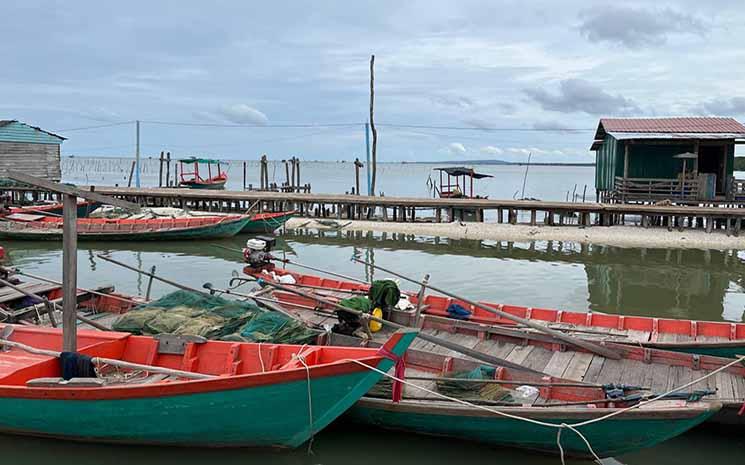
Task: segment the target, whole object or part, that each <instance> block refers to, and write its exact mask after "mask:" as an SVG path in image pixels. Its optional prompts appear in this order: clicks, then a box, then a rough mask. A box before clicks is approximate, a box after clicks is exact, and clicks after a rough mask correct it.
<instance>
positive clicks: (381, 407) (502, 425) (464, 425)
mask: <svg viewBox="0 0 745 465" xmlns="http://www.w3.org/2000/svg"><path fill="white" fill-rule="evenodd" d="M703 405H706V404H703ZM703 405H702V408H694V409H678V410H679V412H675V409H666V410H664V411H653V410H651V409H650V410H642V409H638V410H634V411H630V412H628V414H624V415H619V416H617V417H614V418H611V419H608V420H604V421H601V422H598V423H593V424H590V425H587V426H583V427H580V428H579V431H580V432H581V433H582V435H584V436H585V437H586V438H587V440H588V441H589V443H590V444H591V445H592V448H593V450H594V451H595V453H597V454H598V455H599V456H600V457H601V458H604V457H613V456H617V455H621V454H624V453H627V452H631V451H634V450H638V449H641V448H645V447H652V446H654V445H656V444H659V443H660V442H663V441H665V440H667V439H670V438H673V437H675V436H678V435H680V434H682V433H684V432H685V431H688V430H689V429H691V428H693V427H695V426H697V425H699V424H700V423H702V422H704V421H705V420H706V419H708V418H709V417H711V416H712V415H713V414H714V413H716V412H717V410H718V404H716V403H712V404H708V407H703ZM502 410H503V411H505V412H510V413H513V414H516V415H520V416H523V417H528V418H534V419H536V420H540V421H543V422H548V423H554V424H561V423H566V424H573V423H578V422H580V421H584V420H587V419H590V418H597V417H599V416H601V415H602V414H603V412H605V413H609V412H610V410H608V411H606V409H581V410H583V411H584V412H588V411H589V412H588V413H579V412H576V411H575V412H572V411H571V410H579V409H550V410H554V411H553V412H551V411H550V410H549V408H547V407H534V408H530V409H521V408H510V409H502ZM529 410H532V411H533V412H529ZM536 410H537V411H538V414H536V413H535V411H536ZM593 410H594V411H595V412H592V411H593ZM346 418H348V419H350V420H352V421H354V422H357V423H362V424H365V425H371V426H377V427H381V428H385V429H393V430H399V431H407V432H412V433H420V434H425V435H434V436H445V437H452V438H458V439H463V440H469V441H475V442H480V443H484V444H488V445H494V446H506V447H516V448H521V449H530V450H538V451H542V452H547V453H552V454H557V453H559V450H558V448H557V445H556V437H557V430H556V429H555V428H551V427H546V426H540V425H535V424H532V423H528V422H525V421H520V420H513V419H509V418H504V417H500V416H498V415H496V414H494V413H491V412H486V411H481V410H476V409H467V408H458V407H455V408H453V407H450V408H447V409H440V410H434V409H432V407H431V406H427V405H426V404H417V403H415V402H411V401H408V402H407V401H403V402H401V403H399V404H394V403H393V402H392V401H389V400H384V399H372V398H364V397H363V398H362V399H361V400H360V401H359V402H358V403H357V404H356V405H355V406H354V407H353V408H352V409H350V411H349V412H348V413H347V415H346ZM561 445H562V447H563V449H564V452H565V453H566V454H567V455H571V456H576V457H582V458H592V454H591V453H590V452H589V450H588V448H587V446H586V445H585V443H584V441H583V440H582V439H581V438H580V437H579V436H578V435H577V434H575V433H574V432H572V431H570V430H568V429H567V430H564V431H563V432H562V434H561Z"/></svg>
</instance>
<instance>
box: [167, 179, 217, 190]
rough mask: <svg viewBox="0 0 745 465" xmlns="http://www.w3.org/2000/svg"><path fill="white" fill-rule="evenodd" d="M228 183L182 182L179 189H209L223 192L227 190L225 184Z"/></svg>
mask: <svg viewBox="0 0 745 465" xmlns="http://www.w3.org/2000/svg"><path fill="white" fill-rule="evenodd" d="M226 182H227V181H218V182H182V183H181V184H179V187H181V188H184V189H207V190H222V189H225V183H226Z"/></svg>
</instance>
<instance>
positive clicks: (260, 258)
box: [243, 236, 277, 269]
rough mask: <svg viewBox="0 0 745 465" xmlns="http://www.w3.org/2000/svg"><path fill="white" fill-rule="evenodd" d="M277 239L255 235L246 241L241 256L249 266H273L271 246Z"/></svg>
mask: <svg viewBox="0 0 745 465" xmlns="http://www.w3.org/2000/svg"><path fill="white" fill-rule="evenodd" d="M276 242H277V240H276V239H275V238H273V237H265V236H256V237H255V238H253V239H249V240H247V241H246V247H245V248H244V249H243V258H244V259H245V260H246V263H248V265H249V266H250V267H251V268H255V269H266V268H269V269H271V268H273V267H274V265H273V264H272V258H274V257H272V254H271V250H272V247H274V245H275V244H276Z"/></svg>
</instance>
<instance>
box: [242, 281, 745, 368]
mask: <svg viewBox="0 0 745 465" xmlns="http://www.w3.org/2000/svg"><path fill="white" fill-rule="evenodd" d="M273 271H274V272H275V273H276V274H277V275H283V274H290V275H292V277H293V278H294V279H295V281H296V282H297V283H298V284H300V285H307V286H314V287H320V288H324V289H327V290H332V291H333V290H339V289H345V290H356V291H364V292H367V291H368V290H369V285H366V284H361V283H355V282H351V281H341V280H336V279H329V278H322V277H320V276H314V275H308V274H303V273H297V272H292V271H288V270H284V269H274V270H273ZM246 273H247V274H250V275H253V276H257V277H262V276H264V277H266V276H265V274H262V273H261V270H256V269H252V268H250V267H247V268H246ZM404 294H406V295H407V297H408V298H409V300H410V301H411V303H412V305H414V306H416V305H417V303H418V299H419V297H418V294H417V293H414V292H408V293H406V292H405V293H404ZM479 303H481V304H484V305H486V306H488V307H492V308H495V309H499V310H501V311H503V312H507V313H510V314H512V315H516V316H519V317H521V318H526V319H529V320H532V321H535V322H538V323H541V324H545V325H547V326H548V327H550V328H553V329H558V330H561V331H563V332H566V333H571V334H573V335H574V336H576V337H580V338H583V339H587V340H596V341H597V340H602V341H607V342H615V343H619V344H628V345H634V346H642V347H649V348H657V349H664V350H672V351H675V352H685V353H692V354H701V355H712V356H715V357H728V358H732V357H735V356H737V355H743V354H745V323H735V322H719V321H697V320H685V319H675V318H652V317H644V316H633V315H611V314H605V313H598V312H573V311H567V310H557V309H546V308H537V307H522V306H517V305H506V304H497V303H491V302H479ZM454 305H457V306H459V307H460V308H461V309H464V310H465V311H466V312H467V313H466V314H461V315H455V314H454V312H453V311H452V309H453V308H454V307H453V306H454ZM421 308H422V314H424V315H429V316H432V317H439V318H443V319H446V320H448V321H453V322H455V321H459V322H464V321H465V322H471V323H476V324H488V325H499V326H504V327H507V328H517V325H516V324H515V323H514V322H512V321H510V320H508V319H506V318H503V317H500V316H497V315H495V314H493V313H489V312H487V311H486V310H483V309H480V308H477V307H474V306H472V305H469V304H467V303H465V302H460V301H458V300H457V299H451V298H449V297H442V296H437V295H432V294H427V295H425V296H424V298H423V300H422V306H421ZM448 309H451V310H450V311H449V310H448ZM397 316H398V317H399V318H400V319H401V321H400V322H401V323H405V324H408V322H410V320H411V319H412V318H413V316H414V315H413V314H411V313H410V314H408V315H407V314H406V313H399V314H398V315H397Z"/></svg>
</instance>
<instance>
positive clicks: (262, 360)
mask: <svg viewBox="0 0 745 465" xmlns="http://www.w3.org/2000/svg"><path fill="white" fill-rule="evenodd" d="M259 363H261V372H262V373H266V369H265V368H264V359H263V358H262V357H261V342H259Z"/></svg>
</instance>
